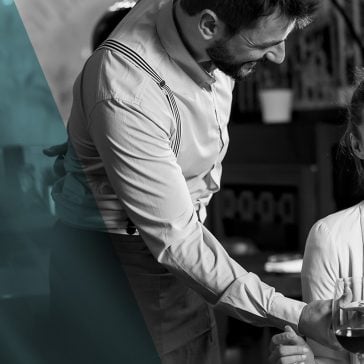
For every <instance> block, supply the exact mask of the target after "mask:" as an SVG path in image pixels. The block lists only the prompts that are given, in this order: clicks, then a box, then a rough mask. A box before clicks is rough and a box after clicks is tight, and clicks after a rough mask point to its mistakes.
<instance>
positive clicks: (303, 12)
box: [181, 0, 319, 35]
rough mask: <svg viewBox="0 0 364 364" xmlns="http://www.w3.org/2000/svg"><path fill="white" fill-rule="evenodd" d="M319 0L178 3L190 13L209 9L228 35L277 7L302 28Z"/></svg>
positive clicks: (188, 0) (189, 0)
mask: <svg viewBox="0 0 364 364" xmlns="http://www.w3.org/2000/svg"><path fill="white" fill-rule="evenodd" d="M318 4H319V1H318V0H181V7H182V9H183V10H184V11H186V12H187V14H189V15H191V16H193V15H196V14H198V13H199V12H200V11H202V10H204V9H210V10H212V11H213V12H215V14H216V15H217V16H218V17H219V19H221V20H222V21H223V22H224V23H225V25H226V26H227V28H228V30H229V32H230V34H231V35H234V34H236V33H237V32H238V31H240V30H241V29H243V28H253V27H254V26H255V25H256V24H257V22H258V21H259V20H260V18H262V17H264V16H269V15H271V14H273V13H274V12H275V11H276V10H278V11H279V13H280V14H282V15H284V16H286V17H287V18H288V19H290V20H296V21H297V26H298V27H299V28H302V27H304V26H306V25H307V24H309V23H310V22H311V20H312V16H313V14H314V12H315V11H316V9H317V8H318Z"/></svg>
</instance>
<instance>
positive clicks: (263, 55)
mask: <svg viewBox="0 0 364 364" xmlns="http://www.w3.org/2000/svg"><path fill="white" fill-rule="evenodd" d="M294 26H295V22H294V21H293V22H292V21H288V20H287V18H285V17H284V16H280V15H277V13H273V14H272V15H270V16H268V17H264V18H262V19H261V20H260V21H259V22H258V24H257V26H256V27H255V28H254V29H247V30H241V31H239V33H237V34H235V35H234V36H232V37H227V36H226V37H224V38H222V39H219V40H217V41H216V42H215V43H214V44H213V45H212V46H211V47H209V48H208V49H207V54H208V55H209V57H210V58H211V60H212V62H213V63H214V64H215V66H216V67H217V68H218V69H220V70H221V71H222V72H224V73H225V74H227V75H228V76H230V77H232V78H234V79H235V80H241V79H243V78H244V77H246V76H247V75H248V74H250V73H251V72H253V71H254V69H255V66H256V64H257V63H258V62H260V61H263V60H265V59H267V60H268V61H271V62H274V63H277V64H280V63H282V62H283V60H284V58H285V40H286V38H287V37H288V35H289V34H290V33H291V31H292V30H293V28H294Z"/></svg>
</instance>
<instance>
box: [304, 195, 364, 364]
mask: <svg viewBox="0 0 364 364" xmlns="http://www.w3.org/2000/svg"><path fill="white" fill-rule="evenodd" d="M363 208H364V203H363V202H361V203H360V204H357V205H355V206H353V207H350V208H348V209H345V210H342V211H339V212H336V213H334V214H332V215H329V216H327V217H325V218H323V219H321V220H319V221H318V222H317V223H316V224H315V225H314V226H313V227H312V229H311V231H310V234H309V236H308V239H307V244H306V248H305V255H304V259H303V267H302V291H303V292H302V293H303V298H304V300H305V301H306V302H310V301H313V300H319V299H324V300H326V299H332V298H334V290H335V282H336V280H337V279H338V278H343V277H351V276H362V275H363V247H364V245H363V222H364V220H363V218H364V214H363ZM309 345H310V346H311V348H312V349H313V352H314V354H315V358H316V362H317V363H319V364H326V363H330V364H332V363H345V364H347V363H353V364H354V363H355V364H357V363H359V362H358V361H357V359H356V358H355V356H354V355H350V356H349V354H348V353H347V352H338V351H334V350H331V349H329V348H327V347H324V346H322V345H320V344H318V343H316V342H314V341H312V340H309Z"/></svg>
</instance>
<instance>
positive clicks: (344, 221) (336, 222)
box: [314, 201, 364, 229]
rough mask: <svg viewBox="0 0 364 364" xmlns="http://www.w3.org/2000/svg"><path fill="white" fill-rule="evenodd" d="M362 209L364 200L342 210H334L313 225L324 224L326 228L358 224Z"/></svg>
mask: <svg viewBox="0 0 364 364" xmlns="http://www.w3.org/2000/svg"><path fill="white" fill-rule="evenodd" d="M362 210H363V211H364V201H362V202H360V203H358V204H356V205H354V206H350V207H348V208H346V209H344V210H340V211H337V212H334V213H332V214H330V215H327V216H325V217H323V218H321V219H320V220H318V221H317V222H316V223H315V225H314V226H321V225H324V226H326V227H328V228H340V229H341V228H343V227H347V226H353V225H358V226H359V225H360V216H361V213H362Z"/></svg>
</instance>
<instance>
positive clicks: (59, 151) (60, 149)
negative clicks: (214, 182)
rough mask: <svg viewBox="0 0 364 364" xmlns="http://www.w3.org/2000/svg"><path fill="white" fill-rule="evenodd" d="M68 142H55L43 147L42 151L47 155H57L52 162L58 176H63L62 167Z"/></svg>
mask: <svg viewBox="0 0 364 364" xmlns="http://www.w3.org/2000/svg"><path fill="white" fill-rule="evenodd" d="M67 148H68V144H67V142H66V143H63V144H57V145H53V146H52V147H49V148H46V149H43V153H44V154H45V155H46V156H48V157H57V158H56V161H55V162H54V166H53V170H54V173H55V174H56V175H57V176H58V177H63V176H64V175H65V174H66V171H65V169H64V156H65V154H66V153H67Z"/></svg>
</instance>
